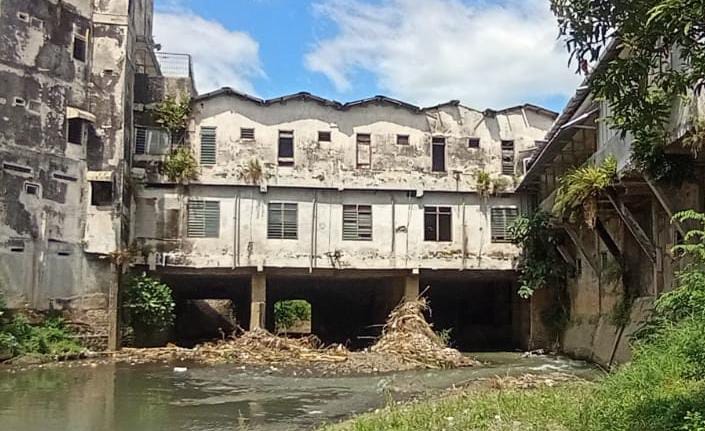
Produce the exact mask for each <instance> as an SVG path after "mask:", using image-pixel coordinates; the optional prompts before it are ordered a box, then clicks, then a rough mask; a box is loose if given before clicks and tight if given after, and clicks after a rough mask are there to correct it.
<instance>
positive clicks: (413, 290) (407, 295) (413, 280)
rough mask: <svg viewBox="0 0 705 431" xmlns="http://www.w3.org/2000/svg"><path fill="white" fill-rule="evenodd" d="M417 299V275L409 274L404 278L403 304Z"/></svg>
mask: <svg viewBox="0 0 705 431" xmlns="http://www.w3.org/2000/svg"><path fill="white" fill-rule="evenodd" d="M418 297H419V275H418V274H411V275H407V276H405V277H404V296H403V298H404V302H406V301H415V300H416V299H417V298H418Z"/></svg>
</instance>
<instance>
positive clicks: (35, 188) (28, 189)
mask: <svg viewBox="0 0 705 431" xmlns="http://www.w3.org/2000/svg"><path fill="white" fill-rule="evenodd" d="M40 191H41V189H40V187H39V184H36V183H24V192H25V193H27V194H28V195H32V196H39V194H40Z"/></svg>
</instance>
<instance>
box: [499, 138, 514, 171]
mask: <svg viewBox="0 0 705 431" xmlns="http://www.w3.org/2000/svg"><path fill="white" fill-rule="evenodd" d="M502 175H514V141H502Z"/></svg>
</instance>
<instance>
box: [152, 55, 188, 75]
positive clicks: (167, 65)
mask: <svg viewBox="0 0 705 431" xmlns="http://www.w3.org/2000/svg"><path fill="white" fill-rule="evenodd" d="M155 55H156V56H157V60H158V61H159V68H160V69H161V72H162V75H164V76H167V77H172V78H192V77H193V62H192V60H191V56H190V55H189V54H175V53H171V52H155Z"/></svg>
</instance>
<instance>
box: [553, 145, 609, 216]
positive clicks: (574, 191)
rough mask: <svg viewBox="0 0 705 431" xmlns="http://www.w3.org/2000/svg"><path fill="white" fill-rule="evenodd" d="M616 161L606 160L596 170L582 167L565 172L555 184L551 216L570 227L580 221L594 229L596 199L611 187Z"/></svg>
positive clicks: (591, 167) (595, 167)
mask: <svg viewBox="0 0 705 431" xmlns="http://www.w3.org/2000/svg"><path fill="white" fill-rule="evenodd" d="M616 176H617V159H615V158H614V157H612V156H610V157H608V158H607V159H605V160H604V161H603V162H602V163H601V164H599V165H597V166H583V167H579V168H576V169H573V170H572V171H569V172H566V174H565V175H563V176H562V177H561V178H560V180H559V182H560V186H559V187H558V190H557V191H556V200H555V202H554V204H553V213H554V214H555V215H556V216H558V217H560V218H562V219H565V220H568V221H569V222H570V223H577V222H579V221H580V220H582V221H584V222H585V223H586V224H587V226H588V227H590V228H594V227H595V222H596V220H597V199H598V197H599V196H600V194H601V193H602V192H603V191H605V190H606V189H607V188H608V187H610V186H611V185H613V184H614V182H615V180H616Z"/></svg>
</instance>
